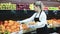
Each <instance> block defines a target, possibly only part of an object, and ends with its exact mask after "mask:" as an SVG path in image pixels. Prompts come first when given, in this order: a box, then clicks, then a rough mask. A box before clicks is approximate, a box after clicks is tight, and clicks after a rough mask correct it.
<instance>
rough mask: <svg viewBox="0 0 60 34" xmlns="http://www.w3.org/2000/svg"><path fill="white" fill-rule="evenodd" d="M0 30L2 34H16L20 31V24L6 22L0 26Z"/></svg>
mask: <svg viewBox="0 0 60 34" xmlns="http://www.w3.org/2000/svg"><path fill="white" fill-rule="evenodd" d="M0 29H1V31H2V32H4V31H5V30H8V31H9V32H17V31H20V23H18V22H16V21H13V20H8V21H7V20H6V21H4V24H1V25H0Z"/></svg>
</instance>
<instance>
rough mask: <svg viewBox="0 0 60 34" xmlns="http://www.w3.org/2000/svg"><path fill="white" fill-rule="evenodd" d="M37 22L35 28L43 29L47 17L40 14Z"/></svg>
mask: <svg viewBox="0 0 60 34" xmlns="http://www.w3.org/2000/svg"><path fill="white" fill-rule="evenodd" d="M39 20H40V22H37V23H36V24H35V28H41V27H44V26H45V24H47V16H46V14H45V13H44V12H42V13H41V15H40V17H39Z"/></svg>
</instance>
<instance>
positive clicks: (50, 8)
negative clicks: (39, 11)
mask: <svg viewBox="0 0 60 34" xmlns="http://www.w3.org/2000/svg"><path fill="white" fill-rule="evenodd" d="M48 10H59V9H58V7H48Z"/></svg>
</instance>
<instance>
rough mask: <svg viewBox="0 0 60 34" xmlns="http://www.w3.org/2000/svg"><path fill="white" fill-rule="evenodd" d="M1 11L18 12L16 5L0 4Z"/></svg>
mask: <svg viewBox="0 0 60 34" xmlns="http://www.w3.org/2000/svg"><path fill="white" fill-rule="evenodd" d="M0 10H16V4H11V3H0Z"/></svg>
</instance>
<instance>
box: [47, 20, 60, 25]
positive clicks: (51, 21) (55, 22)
mask: <svg viewBox="0 0 60 34" xmlns="http://www.w3.org/2000/svg"><path fill="white" fill-rule="evenodd" d="M47 22H48V24H60V19H59V20H57V19H51V20H47Z"/></svg>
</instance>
